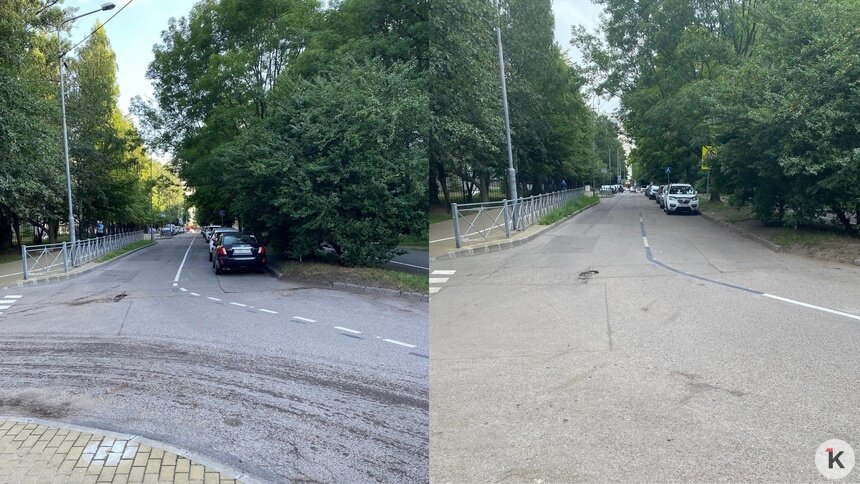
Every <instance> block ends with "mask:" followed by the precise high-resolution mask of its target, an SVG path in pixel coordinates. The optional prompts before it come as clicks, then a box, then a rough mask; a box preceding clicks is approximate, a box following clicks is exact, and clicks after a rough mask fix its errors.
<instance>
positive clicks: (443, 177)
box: [438, 168, 451, 213]
mask: <svg viewBox="0 0 860 484" xmlns="http://www.w3.org/2000/svg"><path fill="white" fill-rule="evenodd" d="M438 175H439V184H440V185H442V195H443V196H444V197H445V211H446V212H448V213H451V190H448V175H447V174H446V173H445V170H444V169H442V168H440V169H439V173H438Z"/></svg>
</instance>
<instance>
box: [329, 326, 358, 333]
mask: <svg viewBox="0 0 860 484" xmlns="http://www.w3.org/2000/svg"><path fill="white" fill-rule="evenodd" d="M334 329H339V330H341V331H346V332H347V333H352V334H361V331H356V330H354V329H349V328H344V327H343V326H335V327H334Z"/></svg>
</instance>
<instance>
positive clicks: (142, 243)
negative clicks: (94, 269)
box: [98, 240, 155, 262]
mask: <svg viewBox="0 0 860 484" xmlns="http://www.w3.org/2000/svg"><path fill="white" fill-rule="evenodd" d="M148 245H155V241H153V240H138V241H137V242H132V243H130V244H128V245H126V246H125V247H123V248H121V249H117V250H115V251H113V252H108V253H107V254H105V255H103V256H102V257H101V258H100V259H99V260H98V262H107V261H109V260H111V259H113V258H116V257H119V256H121V255H123V254H125V253H128V252H131V251H133V250H135V249H139V248H141V247H146V246H148Z"/></svg>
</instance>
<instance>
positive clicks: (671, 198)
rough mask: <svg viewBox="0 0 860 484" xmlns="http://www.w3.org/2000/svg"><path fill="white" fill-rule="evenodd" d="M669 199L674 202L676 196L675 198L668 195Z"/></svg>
mask: <svg viewBox="0 0 860 484" xmlns="http://www.w3.org/2000/svg"><path fill="white" fill-rule="evenodd" d="M669 200H672V201H673V202H674V201H675V200H677V198H675V197H669Z"/></svg>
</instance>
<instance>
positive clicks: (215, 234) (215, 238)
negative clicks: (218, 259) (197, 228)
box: [209, 227, 239, 262]
mask: <svg viewBox="0 0 860 484" xmlns="http://www.w3.org/2000/svg"><path fill="white" fill-rule="evenodd" d="M227 233H235V234H237V233H239V230H238V229H234V228H233V227H218V228H217V229H213V230H212V233H211V235H209V261H210V262H211V261H212V254H213V253H214V252H215V246H216V245H217V244H218V243H219V242H220V240H219V239H220V237H221V236H222V235H224V234H227Z"/></svg>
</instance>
